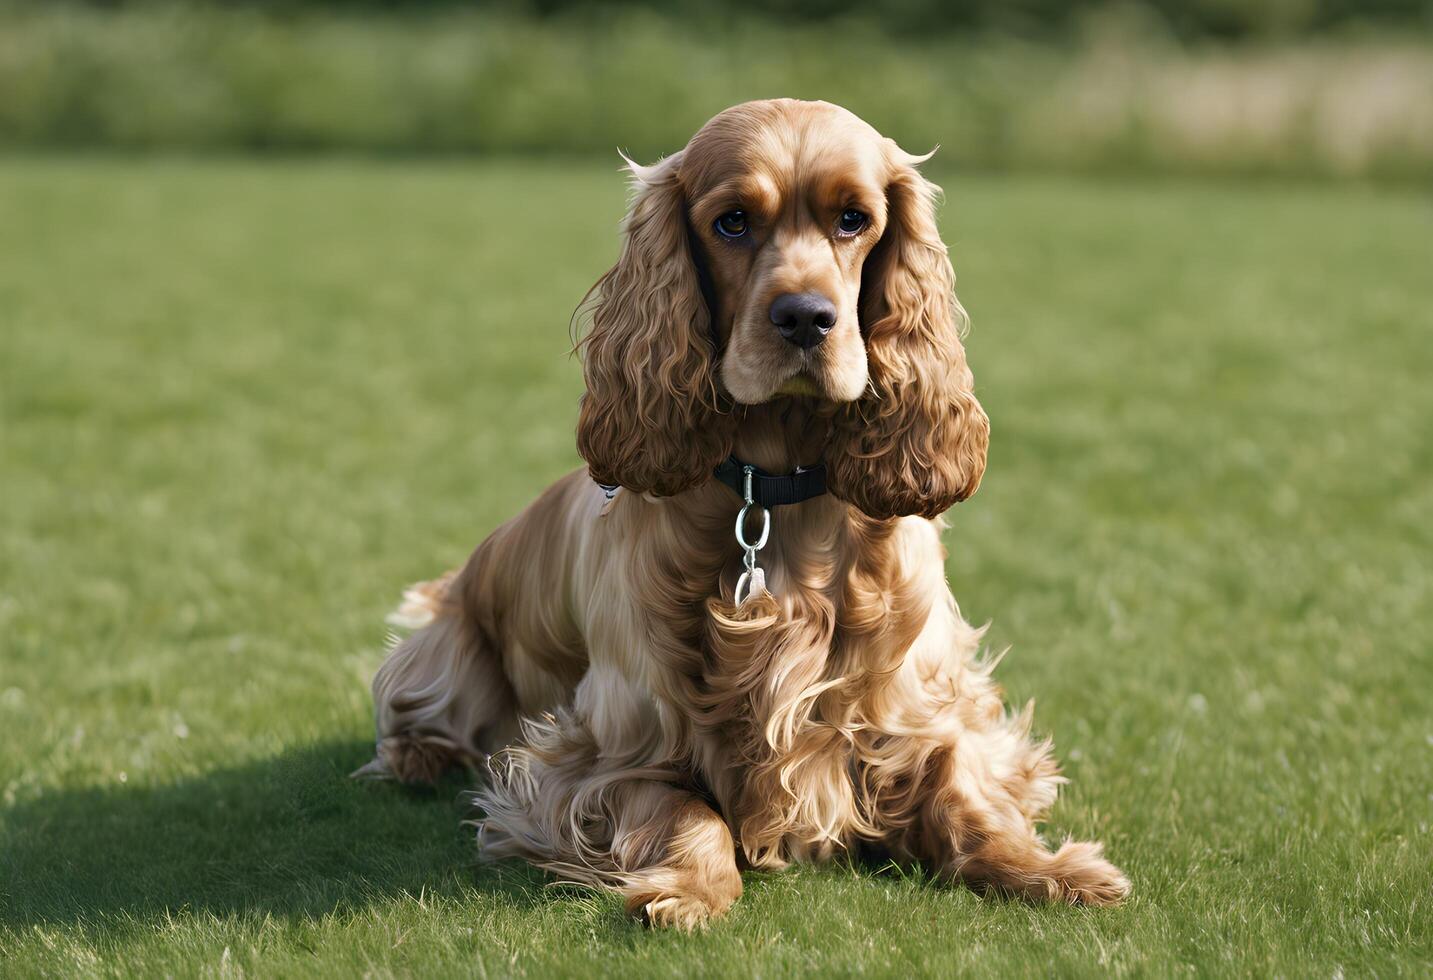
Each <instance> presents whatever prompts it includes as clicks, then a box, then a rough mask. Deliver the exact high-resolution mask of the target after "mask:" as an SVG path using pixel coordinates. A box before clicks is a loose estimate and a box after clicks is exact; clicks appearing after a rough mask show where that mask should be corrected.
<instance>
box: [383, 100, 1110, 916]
mask: <svg viewBox="0 0 1433 980" xmlns="http://www.w3.org/2000/svg"><path fill="white" fill-rule="evenodd" d="M920 162H922V160H921V158H915V157H912V156H910V155H908V154H906V153H904V152H903V151H901V150H900V149H899V148H898V147H897V146H896V145H895V143H893V142H892V141H890V140H888V139H883V138H881V137H880V136H879V135H878V134H877V133H876V132H875V131H874V130H872V129H871V128H870V127H869V126H867V125H866V124H865V123H864V122H862V121H861V120H859V119H857V118H856V117H855V116H853V115H851V114H850V113H848V112H846V111H845V110H842V109H840V108H838V107H836V106H832V105H828V104H825V103H808V102H796V101H791V100H778V101H771V102H756V103H748V104H745V105H741V106H737V107H735V108H733V109H730V110H728V111H726V112H724V113H722V114H720V115H718V116H717V117H716V118H714V119H713V120H712V121H711V122H709V123H708V124H707V125H706V126H705V127H703V128H702V130H701V131H700V132H699V133H698V134H697V135H696V136H695V137H693V139H692V141H691V142H690V143H689V144H688V145H687V147H686V148H685V149H683V150H682V151H681V152H679V153H677V154H675V155H673V156H671V157H669V158H667V159H665V160H663V161H661V162H660V163H658V164H656V165H655V166H651V167H642V166H638V165H636V164H631V171H632V173H633V175H634V178H635V194H634V198H633V201H632V204H631V209H630V212H629V214H628V216H627V221H626V225H625V239H624V243H623V246H622V253H621V256H620V258H619V259H618V261H617V264H616V265H615V266H614V267H613V269H612V270H611V271H610V272H608V273H607V274H606V275H605V276H603V277H602V279H601V280H600V281H599V283H598V284H597V286H596V287H595V289H594V294H593V299H592V306H591V328H590V331H589V332H588V333H587V335H586V337H585V338H584V339H583V341H582V344H581V349H582V353H583V357H584V365H585V376H586V383H587V392H586V395H585V397H584V398H583V401H582V407H581V414H580V419H579V422H578V436H577V442H578V448H579V450H580V451H581V453H582V456H583V457H584V459H586V461H587V464H588V470H587V472H585V473H584V472H576V473H573V474H570V475H569V476H568V477H566V478H564V479H563V480H561V481H559V482H558V483H557V484H555V485H554V486H553V487H551V488H550V489H549V490H548V491H547V492H546V493H544V494H543V495H542V496H541V497H539V498H538V500H537V501H536V502H535V503H533V504H532V505H531V506H530V507H529V508H528V509H527V510H526V511H524V512H523V513H522V514H521V515H519V516H518V517H517V518H515V519H513V520H512V521H510V522H508V523H507V524H505V525H503V526H502V527H501V528H499V529H498V530H497V531H496V532H494V533H493V535H492V536H491V537H489V538H488V539H487V540H486V541H484V542H483V543H482V544H481V545H480V546H479V547H478V549H477V551H476V552H474V554H473V556H472V558H471V559H470V560H469V561H468V563H467V565H466V566H465V567H464V568H463V569H462V570H461V571H460V572H457V573H456V574H450V575H449V576H446V577H445V578H443V579H440V580H438V581H436V582H434V583H429V584H427V585H421V586H417V587H415V588H414V589H413V590H411V591H410V592H409V593H408V595H407V597H406V600H405V604H404V606H403V607H402V608H401V609H400V613H401V614H402V617H403V619H404V620H405V621H407V622H409V623H411V624H413V625H416V626H418V627H419V628H418V629H417V630H416V632H414V633H413V634H412V635H410V636H408V637H407V638H406V639H405V640H403V641H402V642H401V643H400V644H399V645H398V647H397V648H396V649H395V650H394V652H393V653H392V655H391V656H390V657H389V659H388V661H387V662H386V663H385V664H384V665H383V667H382V669H381V670H380V671H379V673H378V676H377V678H376V679H375V680H374V698H375V702H376V707H377V716H378V734H379V742H378V755H377V758H376V759H375V760H374V762H373V763H372V764H370V766H369V767H366V770H365V771H367V772H370V773H378V774H383V775H390V776H393V777H396V778H398V779H401V780H407V781H427V780H431V779H433V778H434V777H435V776H436V775H437V774H439V773H440V772H441V771H442V770H443V769H444V768H446V767H448V766H451V765H454V764H466V765H469V766H485V767H486V771H487V773H488V779H487V780H486V783H485V785H484V786H483V787H482V789H481V790H480V792H479V803H480V805H481V808H482V810H483V813H484V817H483V819H482V821H481V824H480V830H479V834H478V837H479V843H480V845H481V850H482V853H483V854H484V855H485V856H486V857H490V858H498V857H505V856H509V855H512V856H520V857H523V858H526V859H527V860H529V861H532V862H535V863H536V864H538V865H541V866H542V867H544V868H547V869H549V870H550V871H552V872H554V873H555V874H557V875H559V876H561V877H563V878H565V879H569V880H573V881H578V882H584V883H587V884H591V885H594V886H601V887H608V888H614V889H617V890H619V891H620V892H622V893H623V894H624V895H625V896H626V899H627V903H628V907H629V909H630V910H631V911H632V912H633V913H634V914H637V915H641V916H643V917H644V918H646V919H647V920H648V921H650V922H652V923H655V924H670V925H676V926H680V927H684V928H690V927H693V926H696V925H699V924H701V923H702V922H704V921H706V920H707V919H708V918H710V917H711V916H714V915H720V914H721V913H722V912H724V911H725V910H726V908H727V907H728V906H729V905H730V904H731V902H732V901H734V900H735V899H736V898H737V897H738V896H739V895H740V893H741V878H740V875H739V868H741V867H742V866H743V865H746V866H751V867H757V868H776V867H781V866H782V865H784V864H786V863H788V862H790V861H814V860H821V859H824V858H827V857H829V856H831V855H833V854H836V853H838V852H850V851H853V850H857V849H866V848H869V849H872V850H875V851H879V852H881V853H885V854H890V855H893V856H895V857H897V858H900V859H913V860H919V861H922V862H926V863H927V864H928V865H929V866H930V867H931V868H933V869H934V870H935V871H936V872H937V873H938V874H939V875H941V876H944V877H947V878H958V879H962V880H965V881H969V882H972V883H978V884H982V885H988V886H993V887H997V888H1000V889H1003V890H1007V891H1010V892H1015V893H1019V894H1023V895H1029V896H1034V897H1040V898H1052V899H1059V900H1064V901H1071V902H1086V903H1091V904H1106V903H1111V902H1115V901H1118V900H1119V899H1120V898H1121V897H1123V896H1124V895H1125V894H1126V892H1127V891H1128V887H1129V886H1128V883H1127V882H1126V880H1125V878H1124V877H1123V876H1122V875H1121V874H1120V872H1119V871H1118V869H1116V868H1115V867H1114V866H1112V865H1111V864H1109V863H1108V862H1107V861H1105V860H1104V858H1103V857H1102V856H1101V851H1100V846H1099V845H1098V844H1093V843H1075V842H1067V843H1065V844H1063V845H1062V846H1060V847H1059V848H1058V849H1055V850H1053V851H1052V850H1050V849H1049V848H1047V847H1046V845H1045V844H1044V843H1043V842H1042V841H1041V839H1040V837H1039V836H1038V834H1037V832H1036V822H1037V821H1038V820H1039V819H1040V817H1041V815H1042V814H1043V813H1044V812H1045V810H1046V809H1047V808H1048V807H1049V806H1050V804H1051V803H1052V802H1053V801H1054V799H1055V794H1056V790H1057V788H1058V785H1059V783H1060V782H1061V777H1060V776H1059V775H1058V772H1057V768H1056V765H1055V763H1054V761H1053V759H1052V758H1051V755H1050V745H1049V743H1048V742H1042V741H1034V740H1032V739H1031V738H1030V736H1029V734H1028V726H1029V713H1028V712H1022V713H1020V714H1018V715H1012V714H1010V713H1009V712H1007V711H1006V710H1005V708H1004V706H1003V704H1002V701H1001V693H1000V689H999V688H998V687H997V686H996V685H995V684H994V682H992V680H991V679H990V669H991V665H990V664H989V663H987V662H983V661H981V660H980V659H979V658H978V657H977V651H978V647H979V641H980V634H981V631H980V630H978V629H975V628H972V627H971V626H969V625H968V624H967V623H966V622H965V621H964V620H963V619H962V618H961V616H960V612H959V610H958V609H957V607H956V604H955V600H954V599H953V598H952V596H951V593H950V590H949V588H948V586H947V584H946V582H945V578H944V551H943V549H942V546H941V543H940V539H939V535H940V530H941V527H942V524H941V521H940V516H939V515H940V514H941V513H942V512H943V511H945V510H946V509H947V508H948V507H950V506H951V505H952V504H954V503H956V502H957V501H960V500H964V499H965V498H966V497H968V496H970V494H972V493H974V492H975V490H976V488H977V486H978V485H979V483H980V477H981V474H982V472H983V470H984V466H985V451H986V443H987V438H988V430H989V425H988V422H987V420H986V417H985V413H984V411H983V410H982V409H981V407H980V404H979V402H978V401H977V400H976V398H975V395H974V393H973V391H972V378H971V373H970V370H969V368H968V367H967V365H966V361H965V352H964V349H963V347H962V344H961V330H962V327H963V325H964V322H965V314H964V311H963V310H962V309H961V307H960V305H959V303H958V302H957V301H956V299H955V294H954V275H953V273H952V272H951V267H950V262H949V260H948V258H947V256H946V250H945V246H944V245H943V244H942V242H941V240H940V237H939V235H938V233H937V229H936V225H935V220H934V214H933V210H934V208H933V205H934V199H935V194H936V189H935V188H934V187H933V185H931V184H930V183H929V182H927V181H926V180H925V178H923V177H922V176H921V175H920V174H919V172H918V171H917V169H916V167H917V165H918V164H919V163H920ZM852 209H854V210H855V211H857V212H858V213H859V214H860V215H862V216H863V217H864V218H865V224H864V225H863V227H862V228H861V229H860V230H859V232H857V233H855V234H849V235H848V234H845V233H844V232H841V233H837V232H835V231H833V229H834V228H836V227H837V222H838V219H839V220H844V219H840V218H839V216H841V215H842V214H843V213H845V212H847V211H850V210H852ZM733 210H740V211H741V212H742V214H743V215H745V216H746V217H745V221H746V222H747V228H748V230H747V231H746V233H745V234H744V235H743V236H741V238H740V239H737V240H733V239H730V238H729V237H727V236H724V235H721V234H718V232H717V230H716V229H715V227H714V222H716V221H717V220H718V219H719V218H720V217H721V216H722V215H723V214H729V213H730V212H732V211H733ZM793 292H808V293H819V294H820V295H822V296H824V297H827V298H829V301H830V305H831V306H830V308H831V310H832V315H831V318H830V320H829V323H830V327H829V334H828V335H827V336H825V338H824V342H821V343H819V344H817V345H816V346H811V347H804V346H797V345H796V344H794V343H790V342H788V341H787V340H785V339H783V338H782V337H781V336H778V331H777V330H776V329H774V328H773V322H774V318H773V316H772V315H769V312H768V311H769V309H770V308H771V307H772V303H773V301H774V299H775V298H776V297H778V296H781V295H784V294H789V293H793ZM731 453H736V454H737V455H738V456H739V457H740V458H741V459H743V460H745V461H748V462H752V463H755V464H756V465H758V466H760V467H762V468H764V469H767V470H770V471H773V472H789V471H791V470H792V469H793V468H794V467H796V466H798V465H803V464H810V463H813V462H815V461H817V460H821V461H824V462H825V464H826V466H827V468H828V473H829V478H830V489H831V494H830V495H827V496H822V497H817V498H814V499H811V500H808V501H805V502H803V503H800V504H795V505H790V506H786V507H782V508H779V509H778V510H776V512H775V515H774V517H773V520H772V533H771V540H770V544H769V545H768V546H767V548H766V549H765V550H764V551H763V552H762V555H761V563H762V565H763V566H764V567H765V568H766V574H767V576H768V578H767V581H768V585H769V591H767V592H759V593H757V594H756V595H754V596H753V597H751V598H750V599H748V600H747V601H746V602H745V603H743V604H741V605H737V604H735V603H734V601H733V598H734V588H735V583H736V578H737V575H738V573H739V572H740V569H741V561H740V559H741V553H740V550H739V549H738V547H737V545H736V543H735V541H734V540H733V535H732V524H733V520H734V518H735V515H736V512H737V509H738V507H739V505H740V501H739V500H738V499H737V498H736V496H735V495H734V494H733V493H732V492H731V491H730V490H729V489H728V488H727V487H726V486H724V485H722V484H721V483H719V482H717V481H715V480H713V479H712V469H713V467H714V466H716V464H717V463H719V462H720V461H722V460H723V459H725V458H726V457H727V455H728V454H731ZM594 481H597V482H601V483H607V484H620V486H621V487H622V488H623V489H621V490H620V491H618V492H617V494H616V496H615V497H614V498H612V499H610V500H609V499H608V497H607V496H606V495H605V494H604V493H603V491H602V490H601V489H599V488H598V487H597V486H596V485H595V483H594Z"/></svg>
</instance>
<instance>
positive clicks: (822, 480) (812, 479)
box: [715, 456, 826, 507]
mask: <svg viewBox="0 0 1433 980" xmlns="http://www.w3.org/2000/svg"><path fill="white" fill-rule="evenodd" d="M747 466H748V464H747V463H743V462H742V461H741V460H739V459H737V458H736V457H735V456H728V457H727V458H726V462H724V463H722V464H721V465H720V466H718V467H717V468H716V471H715V475H716V478H717V479H718V480H720V481H721V482H723V483H725V484H726V485H727V486H729V487H731V488H732V490H733V491H735V493H736V495H737V496H738V497H740V498H742V499H743V500H745V499H746V468H747ZM825 492H826V464H825V463H817V464H816V465H815V466H798V467H797V468H796V472H795V473H790V474H787V475H786V476H777V475H775V474H774V473H768V472H766V471H765V470H763V469H762V468H761V467H759V466H752V467H751V497H752V499H753V500H754V501H756V503H757V504H758V505H759V506H761V507H780V506H781V505H782V504H799V503H801V501H803V500H810V499H811V498H812V497H819V496H821V495H822V494H823V493H825Z"/></svg>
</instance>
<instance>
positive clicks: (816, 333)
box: [771, 293, 836, 350]
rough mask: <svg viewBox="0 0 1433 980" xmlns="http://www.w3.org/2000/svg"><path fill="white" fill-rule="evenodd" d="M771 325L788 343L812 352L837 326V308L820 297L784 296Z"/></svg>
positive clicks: (774, 306) (778, 301)
mask: <svg viewBox="0 0 1433 980" xmlns="http://www.w3.org/2000/svg"><path fill="white" fill-rule="evenodd" d="M771 322H772V323H774V324H776V329H777V330H778V331H779V332H780V333H781V336H782V337H783V338H784V339H785V340H786V341H787V342H788V343H792V344H795V345H796V346H797V347H800V348H801V349H802V350H810V349H811V348H812V347H815V346H816V345H818V344H820V343H821V341H823V340H825V339H826V335H827V334H828V333H830V332H831V328H832V327H834V326H835V325H836V304H834V303H832V302H831V301H830V300H829V299H827V298H826V297H825V296H822V295H821V294H820V293H784V294H782V295H781V296H778V297H776V300H775V302H773V303H772V304H771Z"/></svg>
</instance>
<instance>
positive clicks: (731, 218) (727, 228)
mask: <svg viewBox="0 0 1433 980" xmlns="http://www.w3.org/2000/svg"><path fill="white" fill-rule="evenodd" d="M716 230H717V234H718V235H721V236H722V237H723V238H740V237H741V236H742V235H745V234H746V212H745V211H728V212H727V213H726V214H724V215H722V216H721V217H720V218H718V219H716Z"/></svg>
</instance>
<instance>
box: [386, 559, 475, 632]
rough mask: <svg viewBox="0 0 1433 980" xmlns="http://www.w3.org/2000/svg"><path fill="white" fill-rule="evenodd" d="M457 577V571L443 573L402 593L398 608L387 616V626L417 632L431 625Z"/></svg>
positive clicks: (411, 586)
mask: <svg viewBox="0 0 1433 980" xmlns="http://www.w3.org/2000/svg"><path fill="white" fill-rule="evenodd" d="M457 577H458V570H457V569H453V570H452V571H449V572H444V573H443V574H442V575H440V576H439V577H438V578H435V579H433V580H432V581H430V582H418V583H416V584H414V585H410V586H409V587H408V588H407V589H405V590H404V591H403V599H402V601H401V602H399V603H398V608H397V609H395V610H393V611H392V612H391V613H389V614H388V620H387V621H388V625H390V626H397V627H399V628H400V629H406V630H417V629H422V628H423V627H424V626H427V625H428V624H429V623H431V622H432V621H433V620H434V619H435V618H436V617H437V615H438V612H439V610H441V609H442V608H443V603H444V601H445V600H446V599H447V597H448V587H449V586H451V585H452V584H453V579H455V578H457Z"/></svg>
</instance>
